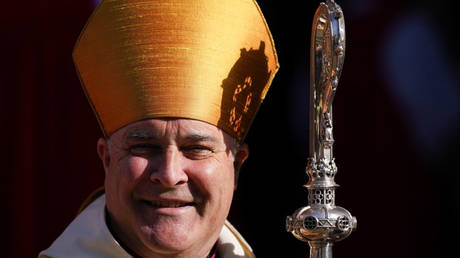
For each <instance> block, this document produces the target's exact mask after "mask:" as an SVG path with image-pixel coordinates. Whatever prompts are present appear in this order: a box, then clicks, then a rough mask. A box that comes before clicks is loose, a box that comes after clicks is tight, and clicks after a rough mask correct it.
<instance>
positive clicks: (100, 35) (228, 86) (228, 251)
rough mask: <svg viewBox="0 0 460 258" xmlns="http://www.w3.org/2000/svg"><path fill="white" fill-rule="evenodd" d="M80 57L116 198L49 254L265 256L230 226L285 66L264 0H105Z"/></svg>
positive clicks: (108, 183)
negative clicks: (273, 86) (254, 140)
mask: <svg viewBox="0 0 460 258" xmlns="http://www.w3.org/2000/svg"><path fill="white" fill-rule="evenodd" d="M73 57H74V61H75V64H76V67H77V70H78V73H79V75H80V78H81V81H82V85H83V88H84V90H85V92H86V94H87V96H88V99H89V101H90V103H91V105H92V106H93V109H94V111H95V113H96V116H97V118H98V120H99V123H100V125H101V127H102V130H103V133H104V136H105V137H104V138H101V139H99V141H98V143H97V152H98V154H99V157H100V158H101V161H102V163H103V166H104V170H105V182H104V188H105V194H102V195H101V196H99V197H98V198H95V200H94V201H92V202H91V203H90V204H89V205H88V207H86V208H85V209H84V210H83V211H82V212H81V213H80V215H79V216H78V217H77V218H76V219H75V220H74V221H73V222H72V223H71V224H70V225H69V227H68V228H67V229H66V230H65V231H64V232H63V233H62V235H61V236H60V237H59V238H58V239H57V240H56V241H55V242H54V243H53V244H52V245H51V247H50V248H48V249H47V250H45V251H43V252H41V253H40V255H39V257H131V256H134V257H253V253H252V251H251V248H250V247H249V245H248V244H247V243H246V242H245V241H244V239H243V238H242V237H241V235H240V234H239V233H238V232H237V231H236V230H235V229H234V228H233V227H232V226H231V225H230V223H228V221H226V217H227V215H228V212H229V209H230V205H231V201H232V197H233V191H234V190H235V187H236V181H237V178H238V172H239V169H240V167H241V165H242V164H243V162H244V161H245V160H246V158H247V157H248V147H247V146H246V145H245V144H242V142H243V140H244V136H245V135H246V133H247V131H248V129H249V126H250V124H251V122H252V120H253V119H254V116H255V113H256V112H257V109H258V108H259V106H260V104H261V102H262V100H263V98H264V97H265V94H266V92H267V90H268V88H269V86H270V83H271V81H272V79H273V76H274V74H275V73H276V71H277V69H278V62H277V57H276V53H275V49H274V45H273V41H272V38H271V35H270V32H269V30H268V27H267V25H266V23H265V20H264V18H263V16H262V14H261V12H260V10H259V8H258V6H257V4H256V3H255V2H254V1H252V0H226V1H223V0H195V1H188V0H165V1H158V0H105V1H103V2H102V3H101V4H100V6H99V7H98V8H97V9H96V11H95V12H94V14H93V15H92V17H91V18H90V20H89V21H88V23H87V25H86V27H85V29H84V30H83V32H82V34H81V35H80V38H79V40H78V41H77V43H76V46H75V50H74V54H73Z"/></svg>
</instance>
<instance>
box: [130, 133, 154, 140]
mask: <svg viewBox="0 0 460 258" xmlns="http://www.w3.org/2000/svg"><path fill="white" fill-rule="evenodd" d="M157 138H158V135H157V134H155V133H153V132H145V131H132V132H128V133H127V134H126V137H125V139H126V140H127V141H129V140H135V141H140V140H143V141H148V140H154V139H157Z"/></svg>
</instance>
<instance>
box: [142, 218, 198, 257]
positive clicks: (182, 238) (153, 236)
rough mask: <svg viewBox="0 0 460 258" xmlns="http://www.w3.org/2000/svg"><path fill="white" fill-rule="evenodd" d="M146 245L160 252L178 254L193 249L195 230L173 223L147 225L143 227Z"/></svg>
mask: <svg viewBox="0 0 460 258" xmlns="http://www.w3.org/2000/svg"><path fill="white" fill-rule="evenodd" d="M141 234H142V236H141V238H142V242H144V245H145V246H147V247H148V249H150V250H151V251H153V252H155V253H159V254H178V253H183V252H186V251H187V250H189V249H193V247H192V243H193V244H197V243H196V240H195V241H194V240H193V239H194V238H193V231H190V230H189V228H185V229H184V228H180V227H178V226H175V225H172V226H169V225H164V226H163V225H154V226H145V227H143V228H142V229H141Z"/></svg>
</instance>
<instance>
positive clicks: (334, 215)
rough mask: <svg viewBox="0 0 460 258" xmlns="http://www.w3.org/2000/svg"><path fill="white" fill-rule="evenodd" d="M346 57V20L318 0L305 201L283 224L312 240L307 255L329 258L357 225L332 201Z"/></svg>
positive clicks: (330, 3)
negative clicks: (335, 112)
mask: <svg viewBox="0 0 460 258" xmlns="http://www.w3.org/2000/svg"><path fill="white" fill-rule="evenodd" d="M344 58H345V24H344V19H343V13H342V10H341V8H340V6H339V5H337V4H336V3H335V2H334V1H332V0H328V1H326V3H321V4H320V6H319V7H318V9H317V10H316V13H315V17H314V19H313V29H312V37H311V52H310V60H311V62H310V80H311V81H310V103H311V104H310V105H311V106H310V157H309V158H308V162H307V167H306V172H307V174H308V176H309V181H308V183H307V184H306V185H305V186H306V187H307V188H308V206H306V207H302V208H300V209H298V210H297V211H296V212H294V214H293V215H292V216H288V217H287V218H286V229H287V231H289V232H291V233H292V234H293V235H294V236H295V237H296V238H297V239H299V240H302V241H306V242H308V243H309V245H310V257H312V258H313V257H314V258H319V257H322V258H332V245H333V243H334V242H336V241H340V240H342V239H344V238H346V237H347V236H348V235H350V234H351V232H352V231H353V230H354V229H355V228H356V224H357V222H356V218H355V217H353V216H352V215H351V214H350V212H348V211H347V210H346V209H344V208H342V207H339V206H335V189H336V188H337V187H338V185H337V184H336V183H335V181H334V177H335V175H336V174H337V167H336V164H335V160H334V157H333V151H332V150H333V143H334V137H333V133H332V131H333V123H332V122H333V121H332V102H333V99H334V95H335V92H336V90H337V86H338V82H339V78H340V74H341V72H342V67H343V61H344Z"/></svg>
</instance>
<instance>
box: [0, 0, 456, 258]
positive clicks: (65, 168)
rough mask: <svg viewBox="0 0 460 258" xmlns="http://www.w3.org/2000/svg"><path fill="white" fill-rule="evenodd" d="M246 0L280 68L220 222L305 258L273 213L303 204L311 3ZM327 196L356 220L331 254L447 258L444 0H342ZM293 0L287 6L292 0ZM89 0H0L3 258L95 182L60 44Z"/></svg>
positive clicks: (448, 22)
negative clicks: (267, 33) (255, 6)
mask: <svg viewBox="0 0 460 258" xmlns="http://www.w3.org/2000/svg"><path fill="white" fill-rule="evenodd" d="M302 2H304V3H303V5H300V4H298V3H297V2H295V1H291V2H289V3H288V2H279V1H266V0H265V1H264V0H259V5H260V7H261V9H262V11H263V13H264V15H265V17H266V20H267V22H268V24H269V26H270V28H271V31H272V34H273V37H274V39H275V45H276V47H277V51H278V56H279V61H280V64H281V68H280V70H279V72H278V74H277V76H276V77H275V80H274V81H273V84H272V87H271V89H270V91H269V92H268V94H267V97H266V99H265V102H264V103H263V104H262V106H261V108H260V111H259V114H258V116H257V117H256V119H255V121H254V124H253V127H252V129H251V131H250V133H249V135H248V137H247V142H248V144H249V146H250V152H251V153H250V158H249V160H248V161H247V164H245V166H244V168H243V170H242V172H241V175H240V181H239V185H238V190H237V192H236V194H235V200H234V204H233V207H232V211H231V213H230V216H229V220H230V221H231V222H232V223H233V224H234V225H236V227H237V228H238V229H239V230H240V232H241V233H242V234H243V236H245V238H246V240H247V241H248V242H249V243H250V244H251V245H252V247H253V249H254V251H255V253H256V254H257V256H258V257H307V255H308V252H309V251H308V250H309V249H308V245H307V244H306V243H302V242H300V241H298V240H296V239H295V238H294V237H293V236H292V235H290V234H289V233H287V232H285V226H284V224H285V218H286V216H287V215H291V214H292V213H293V212H294V211H295V210H296V209H298V208H300V207H302V206H305V205H306V204H307V191H306V189H305V188H304V187H303V186H302V185H304V184H305V183H306V182H307V179H308V178H307V176H306V174H305V173H304V171H305V165H306V160H307V157H308V137H307V136H308V102H309V101H308V86H309V78H308V77H309V48H310V33H311V23H312V19H313V15H314V12H315V10H316V8H317V7H318V5H319V3H320V1H302ZM337 2H338V3H339V4H340V5H341V6H342V9H343V11H344V15H345V22H346V37H347V42H346V47H347V48H346V59H345V64H344V69H343V73H342V78H341V79H340V83H339V87H338V91H337V94H336V98H335V101H334V136H335V140H336V142H335V150H334V152H335V157H336V163H337V166H338V169H339V171H338V175H337V176H336V182H337V183H338V184H339V185H341V187H340V188H338V190H337V192H336V204H337V205H339V206H342V207H344V208H346V209H348V210H349V211H350V212H351V213H352V214H353V215H354V216H356V217H357V218H358V229H357V231H356V232H354V233H353V234H352V235H351V236H350V237H349V238H348V239H346V240H344V241H342V242H339V243H337V244H336V245H335V247H334V254H335V256H336V257H351V256H353V257H406V258H407V257H452V255H450V254H451V253H452V252H454V253H455V251H456V246H455V245H456V243H457V241H458V240H459V237H458V235H459V234H460V228H459V227H460V222H459V218H460V210H459V201H460V188H459V187H458V186H459V179H460V178H459V175H458V172H459V169H458V162H457V160H458V157H457V152H458V151H457V146H458V145H459V144H460V133H459V132H460V130H459V129H460V128H459V127H460V78H459V73H458V71H459V65H460V62H459V60H460V50H459V49H460V48H458V47H457V46H458V45H459V44H460V42H459V37H456V36H455V35H456V34H457V31H456V29H457V23H456V21H455V18H456V16H457V14H456V13H455V12H456V9H455V8H453V7H452V6H451V3H450V2H449V1H445V0H438V1H396V0H386V1H383V0H374V1H371V0H341V1H337ZM294 3H297V5H296V4H294ZM96 5H97V1H96V0H80V1H58V0H36V1H19V2H14V1H3V3H2V8H1V10H0V11H1V15H0V22H1V24H2V29H1V30H2V31H3V32H2V33H1V40H0V49H3V54H2V62H0V64H1V67H0V119H1V123H0V125H1V128H0V137H1V139H2V141H1V143H2V147H1V148H0V161H1V165H2V172H1V173H0V191H1V194H0V196H1V197H0V198H1V203H2V207H3V208H2V212H1V215H0V216H1V218H0V223H1V228H2V231H3V233H2V234H1V236H0V238H1V241H0V243H1V250H2V256H3V257H36V255H37V254H38V252H39V251H40V250H43V249H45V248H47V247H48V246H49V245H50V244H51V243H52V242H53V241H54V239H55V238H56V237H57V236H58V235H59V234H60V233H61V232H62V231H63V230H64V229H65V227H66V226H67V224H69V223H70V221H71V220H72V219H73V218H74V217H75V215H76V213H77V210H78V208H79V206H80V204H81V203H82V202H83V200H84V199H85V198H86V197H87V196H88V195H89V194H90V193H91V192H92V191H93V190H94V189H96V188H97V187H99V186H101V185H102V183H103V170H102V165H101V164H100V162H99V160H98V158H97V154H96V140H97V139H98V138H99V137H100V136H101V132H100V129H99V127H98V125H97V121H96V119H95V117H94V115H93V113H92V110H91V108H90V106H89V105H88V104H87V100H86V98H85V96H84V94H83V91H82V90H81V87H80V83H79V80H78V78H77V76H76V73H75V70H74V66H73V63H72V59H71V52H72V48H73V45H74V43H75V40H76V39H77V37H78V35H79V33H80V31H81V29H82V28H83V26H84V24H85V22H86V20H87V19H88V17H89V15H90V14H91V12H92V10H93V8H94V7H95V6H96Z"/></svg>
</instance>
